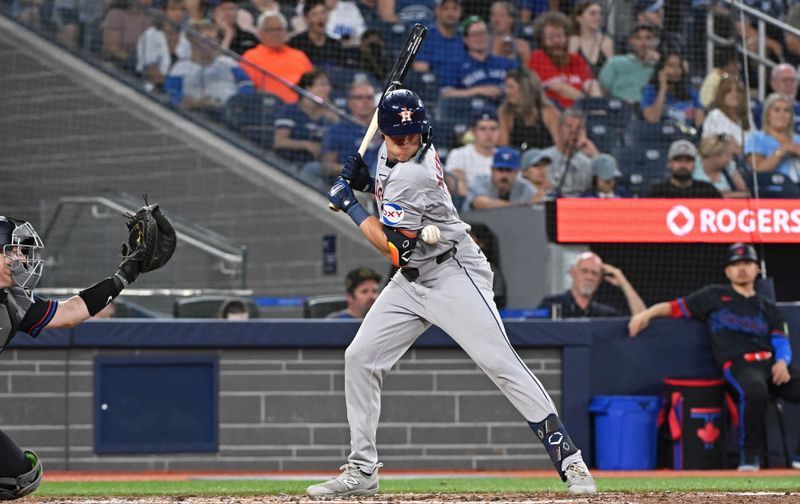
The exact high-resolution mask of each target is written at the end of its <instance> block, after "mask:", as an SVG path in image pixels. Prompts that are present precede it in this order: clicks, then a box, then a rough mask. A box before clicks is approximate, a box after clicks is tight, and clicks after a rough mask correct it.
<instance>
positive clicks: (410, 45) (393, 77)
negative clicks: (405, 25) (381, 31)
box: [328, 23, 428, 212]
mask: <svg viewBox="0 0 800 504" xmlns="http://www.w3.org/2000/svg"><path fill="white" fill-rule="evenodd" d="M427 34H428V29H427V28H425V27H424V26H422V25H421V24H419V23H417V24H415V25H414V26H413V27H411V31H409V32H408V38H406V43H405V45H403V50H402V51H400V55H399V56H398V57H397V61H395V63H394V67H393V68H392V71H391V72H390V73H389V77H388V78H387V79H386V84H385V85H384V86H383V92H382V93H381V99H380V100H378V105H380V103H381V102H382V101H383V98H384V96H386V94H387V93H389V92H391V91H394V90H395V89H397V88H399V87H400V86H401V85H402V84H403V80H404V79H405V78H406V74H408V70H409V69H410V68H411V65H412V63H414V59H415V58H416V57H417V53H419V50H420V48H421V47H422V41H423V40H425V35H427ZM377 131H378V109H377V108H375V113H374V114H372V120H371V121H370V122H369V126H367V132H366V133H365V134H364V138H363V139H361V145H360V146H359V147H358V153H359V154H360V155H361V156H362V157H363V156H364V153H365V152H367V147H369V143H370V142H371V141H372V137H374V136H375V132H377ZM328 208H329V209H331V210H333V211H334V212H338V211H339V209H338V208H336V207H335V206H333V203H328Z"/></svg>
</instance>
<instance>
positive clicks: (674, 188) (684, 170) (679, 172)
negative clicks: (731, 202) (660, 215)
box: [650, 140, 722, 198]
mask: <svg viewBox="0 0 800 504" xmlns="http://www.w3.org/2000/svg"><path fill="white" fill-rule="evenodd" d="M667 158H669V161H668V162H667V165H668V167H669V173H670V176H669V178H667V179H666V180H664V181H663V182H659V183H657V184H654V185H653V187H652V188H651V189H650V197H651V198H721V197H722V195H721V194H720V193H719V191H717V190H716V188H714V186H713V185H711V184H710V183H708V182H703V181H702V180H695V179H694V178H692V173H693V172H694V167H695V163H696V162H697V161H696V160H697V147H695V146H694V144H693V143H692V142H690V141H689V140H676V141H675V142H672V145H670V146H669V151H668V152H667Z"/></svg>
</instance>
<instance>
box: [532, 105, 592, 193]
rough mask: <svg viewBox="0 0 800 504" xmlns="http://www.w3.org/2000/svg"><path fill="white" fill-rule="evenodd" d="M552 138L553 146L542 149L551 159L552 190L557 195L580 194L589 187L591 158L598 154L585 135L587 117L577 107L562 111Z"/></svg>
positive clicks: (590, 182)
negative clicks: (556, 132)
mask: <svg viewBox="0 0 800 504" xmlns="http://www.w3.org/2000/svg"><path fill="white" fill-rule="evenodd" d="M555 140H556V143H555V145H553V146H552V147H548V148H547V149H545V150H544V152H545V154H546V155H547V157H549V158H550V159H551V160H552V163H551V165H550V177H552V178H551V182H552V183H553V191H554V192H555V193H556V194H557V195H559V196H580V195H581V194H583V193H585V192H586V191H588V190H590V189H591V187H592V159H594V158H596V157H597V155H598V154H600V151H598V150H597V147H596V146H595V145H594V142H592V141H591V140H590V139H589V137H587V136H586V118H585V117H584V116H583V113H582V112H581V111H580V110H577V109H567V110H565V111H563V112H562V113H561V120H560V121H559V133H558V137H557V138H556V139H555Z"/></svg>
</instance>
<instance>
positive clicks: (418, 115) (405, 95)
mask: <svg viewBox="0 0 800 504" xmlns="http://www.w3.org/2000/svg"><path fill="white" fill-rule="evenodd" d="M378 129H379V130H380V131H381V133H383V134H384V135H388V136H400V135H413V134H414V133H419V134H421V135H422V136H423V137H427V136H428V135H429V133H430V129H431V124H430V122H428V116H427V115H426V114H425V105H424V104H423V103H422V100H420V99H419V96H417V95H416V94H415V93H413V92H411V91H409V90H408V89H395V90H394V91H390V92H388V93H386V96H384V97H383V100H381V103H380V104H379V105H378Z"/></svg>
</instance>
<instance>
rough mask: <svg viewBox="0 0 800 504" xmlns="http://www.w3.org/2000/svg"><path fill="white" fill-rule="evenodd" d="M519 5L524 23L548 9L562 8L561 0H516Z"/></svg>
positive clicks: (556, 9) (520, 16) (520, 17)
mask: <svg viewBox="0 0 800 504" xmlns="http://www.w3.org/2000/svg"><path fill="white" fill-rule="evenodd" d="M516 3H517V6H518V7H519V20H520V21H522V22H523V23H524V24H529V23H530V22H531V21H533V20H534V19H536V18H537V17H539V15H540V14H544V13H545V12H547V11H558V10H559V8H560V3H561V2H560V1H559V0H516Z"/></svg>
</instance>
